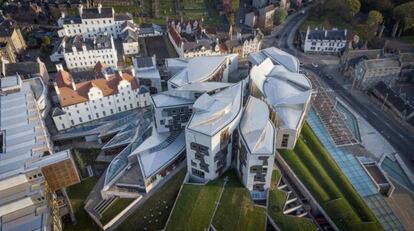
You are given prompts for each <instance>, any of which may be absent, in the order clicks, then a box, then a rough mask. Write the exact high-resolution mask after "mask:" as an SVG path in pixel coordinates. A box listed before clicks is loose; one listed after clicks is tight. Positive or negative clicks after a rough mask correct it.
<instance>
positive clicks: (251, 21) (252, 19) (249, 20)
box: [244, 11, 257, 28]
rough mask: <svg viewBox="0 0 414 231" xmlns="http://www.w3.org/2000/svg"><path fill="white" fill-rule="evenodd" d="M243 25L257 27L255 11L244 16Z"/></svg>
mask: <svg viewBox="0 0 414 231" xmlns="http://www.w3.org/2000/svg"><path fill="white" fill-rule="evenodd" d="M244 24H245V25H246V26H249V27H252V28H253V27H256V25H257V14H256V12H255V11H252V12H249V13H246V14H245V15H244Z"/></svg>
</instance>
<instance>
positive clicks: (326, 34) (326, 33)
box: [325, 30, 328, 38]
mask: <svg viewBox="0 0 414 231" xmlns="http://www.w3.org/2000/svg"><path fill="white" fill-rule="evenodd" d="M327 36H328V30H325V38H326V37H327Z"/></svg>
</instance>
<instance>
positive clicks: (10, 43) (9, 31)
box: [0, 19, 27, 63]
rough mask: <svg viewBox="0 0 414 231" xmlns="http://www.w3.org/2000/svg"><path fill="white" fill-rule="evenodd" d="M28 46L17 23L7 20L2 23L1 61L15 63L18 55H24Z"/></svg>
mask: <svg viewBox="0 0 414 231" xmlns="http://www.w3.org/2000/svg"><path fill="white" fill-rule="evenodd" d="M26 48H27V45H26V42H25V41H24V38H23V36H22V33H21V32H20V29H18V28H16V26H15V21H13V20H11V19H5V20H3V21H2V22H1V23H0V55H1V59H5V60H7V61H9V62H12V63H15V62H16V61H17V60H16V55H17V54H22V53H23V51H24V50H26Z"/></svg>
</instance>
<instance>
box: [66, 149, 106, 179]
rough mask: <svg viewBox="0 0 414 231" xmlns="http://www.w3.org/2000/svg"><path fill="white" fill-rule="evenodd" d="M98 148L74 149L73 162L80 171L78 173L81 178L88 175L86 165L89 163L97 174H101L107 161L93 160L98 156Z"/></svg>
mask: <svg viewBox="0 0 414 231" xmlns="http://www.w3.org/2000/svg"><path fill="white" fill-rule="evenodd" d="M99 152H100V149H74V150H73V156H74V159H75V163H76V165H77V166H78V169H79V171H80V175H81V176H82V178H87V177H88V171H87V170H86V166H88V165H91V166H92V168H93V170H94V173H97V175H98V176H99V175H100V174H102V173H103V172H104V171H105V169H106V167H107V165H108V163H105V162H97V161H95V160H96V158H97V157H98V155H99Z"/></svg>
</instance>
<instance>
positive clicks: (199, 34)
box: [168, 20, 225, 58]
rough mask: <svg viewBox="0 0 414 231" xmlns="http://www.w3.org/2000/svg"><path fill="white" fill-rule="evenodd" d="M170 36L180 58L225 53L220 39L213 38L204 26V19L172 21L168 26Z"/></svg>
mask: <svg viewBox="0 0 414 231" xmlns="http://www.w3.org/2000/svg"><path fill="white" fill-rule="evenodd" d="M168 38H169V40H170V42H171V44H172V45H173V47H174V49H175V50H176V52H177V54H178V56H179V57H180V58H191V57H198V56H212V55H221V54H224V53H225V50H223V47H221V44H220V43H219V41H218V39H212V38H210V37H209V35H208V34H207V33H206V31H205V29H204V28H203V24H202V21H200V22H199V21H197V20H195V21H194V22H187V23H184V22H177V24H176V23H175V22H174V21H172V22H170V24H169V28H168Z"/></svg>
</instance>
